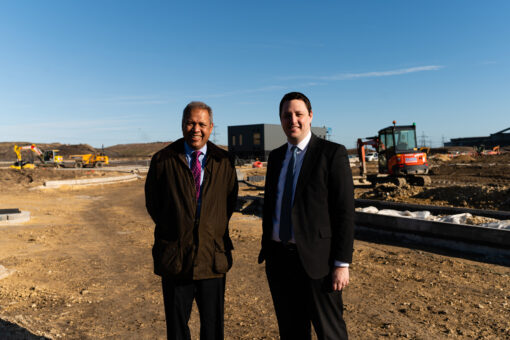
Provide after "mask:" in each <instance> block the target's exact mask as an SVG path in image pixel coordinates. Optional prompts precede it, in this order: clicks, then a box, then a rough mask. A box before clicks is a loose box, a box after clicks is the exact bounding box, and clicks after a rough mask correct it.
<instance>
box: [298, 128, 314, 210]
mask: <svg viewBox="0 0 510 340" xmlns="http://www.w3.org/2000/svg"><path fill="white" fill-rule="evenodd" d="M319 152H320V141H319V138H318V137H316V136H315V135H314V134H312V138H311V139H310V143H308V148H307V150H306V153H305V158H304V159H303V164H302V165H301V170H300V171H299V177H298V181H297V184H296V191H295V192H294V202H296V197H299V195H300V194H301V191H302V190H303V187H305V186H306V183H308V180H309V178H310V176H311V174H312V170H313V168H314V166H315V164H316V160H317V158H318V157H319Z"/></svg>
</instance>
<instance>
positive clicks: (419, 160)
mask: <svg viewBox="0 0 510 340" xmlns="http://www.w3.org/2000/svg"><path fill="white" fill-rule="evenodd" d="M377 151H378V152H379V173H386V174H391V175H408V174H426V173H427V172H428V164H427V155H426V154H425V153H423V152H418V148H417V143H416V125H415V124H413V125H399V126H397V125H395V121H394V122H393V126H388V127H387V128H384V129H382V130H380V131H379V145H378V150H377Z"/></svg>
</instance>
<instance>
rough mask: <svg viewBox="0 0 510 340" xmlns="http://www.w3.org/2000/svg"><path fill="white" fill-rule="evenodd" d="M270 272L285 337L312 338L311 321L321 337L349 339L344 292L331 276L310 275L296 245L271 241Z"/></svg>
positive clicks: (289, 338) (267, 266)
mask: <svg viewBox="0 0 510 340" xmlns="http://www.w3.org/2000/svg"><path fill="white" fill-rule="evenodd" d="M270 248H271V249H268V253H267V256H266V274H267V280H268V283H269V288H270V290H271V295H272V297H273V304H274V308H275V312H276V318H277V319H278V328H279V330H280V338H281V340H300V339H303V340H310V339H311V323H313V327H314V329H315V332H316V334H317V338H318V339H319V340H325V339H328V340H329V339H331V340H343V339H347V338H348V336H347V327H346V325H345V322H344V319H343V316H342V314H343V302H342V292H341V291H337V292H334V291H332V287H331V275H327V276H326V277H323V278H321V279H317V280H313V279H311V278H309V277H308V275H307V274H306V272H305V271H304V269H303V266H302V265H301V260H300V259H299V255H298V253H297V250H296V248H295V246H294V247H292V246H291V247H284V246H283V245H282V244H281V243H276V242H271V246H270Z"/></svg>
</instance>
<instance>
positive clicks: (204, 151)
mask: <svg viewBox="0 0 510 340" xmlns="http://www.w3.org/2000/svg"><path fill="white" fill-rule="evenodd" d="M193 151H195V150H193V149H192V148H191V147H190V146H189V145H188V143H186V142H184V152H185V153H186V156H189V157H191V156H192V155H191V154H192V153H193ZM197 151H200V152H202V155H205V154H206V153H207V143H205V144H204V146H203V147H202V148H201V149H199V150H197Z"/></svg>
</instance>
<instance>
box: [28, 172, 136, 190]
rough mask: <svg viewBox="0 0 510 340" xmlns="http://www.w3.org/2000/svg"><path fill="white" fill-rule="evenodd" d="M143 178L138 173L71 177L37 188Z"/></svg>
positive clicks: (119, 181)
mask: <svg viewBox="0 0 510 340" xmlns="http://www.w3.org/2000/svg"><path fill="white" fill-rule="evenodd" d="M140 178H142V176H140V175H137V174H132V175H127V176H116V177H105V178H90V179H70V180H61V181H48V182H45V183H44V185H42V186H38V187H36V189H56V188H59V187H61V186H63V185H69V186H85V185H98V184H114V183H121V182H127V181H134V180H137V179H140Z"/></svg>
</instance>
